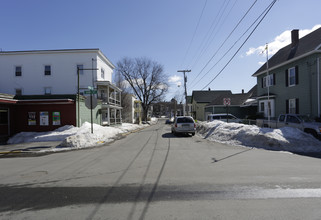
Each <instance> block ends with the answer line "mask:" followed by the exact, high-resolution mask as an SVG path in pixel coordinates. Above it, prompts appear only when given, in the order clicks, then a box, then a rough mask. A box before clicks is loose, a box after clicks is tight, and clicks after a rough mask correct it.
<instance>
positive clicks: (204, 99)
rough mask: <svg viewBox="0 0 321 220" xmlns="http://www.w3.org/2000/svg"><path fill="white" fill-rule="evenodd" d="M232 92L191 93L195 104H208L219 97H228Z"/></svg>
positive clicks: (204, 91)
mask: <svg viewBox="0 0 321 220" xmlns="http://www.w3.org/2000/svg"><path fill="white" fill-rule="evenodd" d="M231 94H232V92H231V91H230V90H209V91H208V90H201V91H193V93H192V100H195V101H196V102H197V103H210V102H211V101H213V100H214V99H216V98H217V97H220V96H229V95H231Z"/></svg>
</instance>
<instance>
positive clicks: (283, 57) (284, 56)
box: [252, 28, 321, 76]
mask: <svg viewBox="0 0 321 220" xmlns="http://www.w3.org/2000/svg"><path fill="white" fill-rule="evenodd" d="M291 33H292V43H291V44H289V45H287V46H285V47H283V48H282V49H280V50H279V51H278V52H277V53H276V54H275V55H274V56H272V57H271V58H270V59H269V69H273V68H277V67H278V66H280V65H284V64H286V63H287V62H291V61H294V60H295V59H296V58H297V59H298V58H300V57H303V56H305V55H307V54H309V53H311V52H316V51H320V52H321V50H320V47H321V28H319V29H317V30H315V31H313V32H311V33H310V34H308V35H306V36H304V37H302V38H301V39H295V37H297V38H298V30H293V31H292V32H291ZM264 72H266V63H265V64H264V65H263V66H261V68H259V69H258V70H257V71H256V72H255V73H254V74H253V75H252V76H257V75H260V74H262V73H264Z"/></svg>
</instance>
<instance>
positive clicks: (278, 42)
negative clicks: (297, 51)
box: [246, 24, 321, 56]
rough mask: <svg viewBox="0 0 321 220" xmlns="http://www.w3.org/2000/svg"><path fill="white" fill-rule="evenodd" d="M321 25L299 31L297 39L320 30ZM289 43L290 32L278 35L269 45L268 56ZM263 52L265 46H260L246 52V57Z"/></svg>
mask: <svg viewBox="0 0 321 220" xmlns="http://www.w3.org/2000/svg"><path fill="white" fill-rule="evenodd" d="M320 27H321V24H318V25H315V26H314V27H313V28H312V29H304V30H300V31H299V37H300V38H302V37H304V36H305V35H307V34H309V33H311V32H312V31H315V30H316V29H318V28H320ZM290 43H291V30H286V31H284V32H283V33H281V34H280V35H278V36H276V37H275V38H274V40H273V41H272V42H270V43H269V51H268V52H269V56H272V55H274V54H275V53H276V52H278V50H280V49H281V48H283V47H285V46H286V45H288V44H290ZM264 50H265V45H261V46H258V47H256V48H255V47H251V48H249V50H248V51H247V52H246V55H247V56H250V55H253V54H262V52H263V51H264Z"/></svg>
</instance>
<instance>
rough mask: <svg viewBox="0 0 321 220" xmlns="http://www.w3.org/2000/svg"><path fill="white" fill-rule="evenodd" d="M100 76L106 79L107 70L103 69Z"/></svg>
mask: <svg viewBox="0 0 321 220" xmlns="http://www.w3.org/2000/svg"><path fill="white" fill-rule="evenodd" d="M100 76H101V78H102V79H105V70H104V69H103V68H101V70H100Z"/></svg>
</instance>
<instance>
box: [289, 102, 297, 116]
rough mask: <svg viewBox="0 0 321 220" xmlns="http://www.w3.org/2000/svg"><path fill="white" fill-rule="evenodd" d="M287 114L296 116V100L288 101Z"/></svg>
mask: <svg viewBox="0 0 321 220" xmlns="http://www.w3.org/2000/svg"><path fill="white" fill-rule="evenodd" d="M289 113H290V114H296V100H295V99H289Z"/></svg>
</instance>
